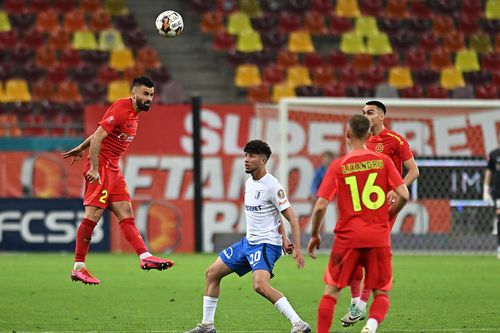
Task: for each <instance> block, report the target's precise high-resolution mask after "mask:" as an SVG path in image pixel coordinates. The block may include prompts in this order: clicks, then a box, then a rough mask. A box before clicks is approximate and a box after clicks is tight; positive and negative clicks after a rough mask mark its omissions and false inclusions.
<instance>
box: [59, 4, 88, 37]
mask: <svg viewBox="0 0 500 333" xmlns="http://www.w3.org/2000/svg"><path fill="white" fill-rule="evenodd" d="M63 27H64V29H66V30H68V31H72V32H74V31H79V30H85V29H86V28H87V21H86V20H85V12H84V11H83V9H80V8H75V9H73V10H72V11H70V12H69V13H67V15H64V23H63Z"/></svg>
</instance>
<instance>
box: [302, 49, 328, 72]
mask: <svg viewBox="0 0 500 333" xmlns="http://www.w3.org/2000/svg"><path fill="white" fill-rule="evenodd" d="M303 63H304V66H306V67H307V68H309V69H313V68H317V67H321V66H323V65H324V59H323V55H322V54H320V53H316V52H311V53H306V54H304V60H303Z"/></svg>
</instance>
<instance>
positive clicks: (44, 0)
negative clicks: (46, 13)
mask: <svg viewBox="0 0 500 333" xmlns="http://www.w3.org/2000/svg"><path fill="white" fill-rule="evenodd" d="M50 5H51V3H50V2H49V0H31V1H30V7H31V9H32V10H33V11H35V12H40V11H43V10H47V9H49V6H50Z"/></svg>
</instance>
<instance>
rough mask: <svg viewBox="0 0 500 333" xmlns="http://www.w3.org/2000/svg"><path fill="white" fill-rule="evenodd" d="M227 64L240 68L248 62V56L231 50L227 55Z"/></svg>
mask: <svg viewBox="0 0 500 333" xmlns="http://www.w3.org/2000/svg"><path fill="white" fill-rule="evenodd" d="M226 60H227V63H228V64H229V65H231V66H238V65H241V64H243V63H244V62H246V55H245V53H243V52H240V51H238V50H236V49H234V50H229V51H228V52H227V53H226Z"/></svg>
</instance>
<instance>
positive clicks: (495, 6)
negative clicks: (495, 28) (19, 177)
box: [485, 0, 500, 20]
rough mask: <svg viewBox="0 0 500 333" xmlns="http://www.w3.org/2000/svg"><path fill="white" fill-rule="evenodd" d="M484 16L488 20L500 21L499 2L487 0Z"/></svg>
mask: <svg viewBox="0 0 500 333" xmlns="http://www.w3.org/2000/svg"><path fill="white" fill-rule="evenodd" d="M485 15H486V18H487V19H489V20H498V19H500V1H498V0H488V1H487V2H486V10H485Z"/></svg>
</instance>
